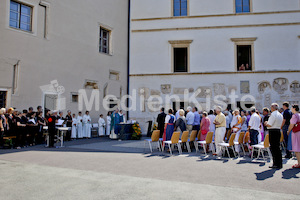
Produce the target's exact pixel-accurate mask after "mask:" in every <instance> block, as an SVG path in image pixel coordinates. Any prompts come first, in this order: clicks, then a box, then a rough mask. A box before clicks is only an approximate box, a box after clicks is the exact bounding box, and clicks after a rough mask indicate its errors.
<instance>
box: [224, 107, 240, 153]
mask: <svg viewBox="0 0 300 200" xmlns="http://www.w3.org/2000/svg"><path fill="white" fill-rule="evenodd" d="M230 127H231V132H232V133H236V135H235V138H234V141H235V142H238V141H239V137H240V133H241V129H242V128H241V127H242V118H241V116H240V111H239V110H235V111H234V112H233V117H232V121H231V123H230ZM227 139H228V138H227ZM239 147H240V146H239V145H235V151H236V152H238V153H239Z"/></svg>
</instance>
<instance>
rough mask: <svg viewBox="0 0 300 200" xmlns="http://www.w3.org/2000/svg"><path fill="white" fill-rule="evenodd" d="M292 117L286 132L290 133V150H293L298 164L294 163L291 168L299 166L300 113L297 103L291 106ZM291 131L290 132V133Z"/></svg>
mask: <svg viewBox="0 0 300 200" xmlns="http://www.w3.org/2000/svg"><path fill="white" fill-rule="evenodd" d="M292 113H293V116H292V119H291V120H290V126H289V129H288V133H290V134H292V150H291V151H292V152H295V154H296V157H297V160H298V164H296V165H294V166H293V168H300V114H299V105H293V106H292ZM291 131H292V133H291Z"/></svg>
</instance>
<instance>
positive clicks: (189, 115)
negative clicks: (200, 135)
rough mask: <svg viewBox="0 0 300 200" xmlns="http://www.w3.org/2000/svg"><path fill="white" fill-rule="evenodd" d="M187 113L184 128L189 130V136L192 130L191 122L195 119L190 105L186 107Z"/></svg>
mask: <svg viewBox="0 0 300 200" xmlns="http://www.w3.org/2000/svg"><path fill="white" fill-rule="evenodd" d="M187 112H188V113H187V115H186V118H185V119H186V124H187V126H186V129H187V131H189V136H191V133H192V130H193V123H194V120H195V114H194V113H193V112H192V107H190V106H189V107H187Z"/></svg>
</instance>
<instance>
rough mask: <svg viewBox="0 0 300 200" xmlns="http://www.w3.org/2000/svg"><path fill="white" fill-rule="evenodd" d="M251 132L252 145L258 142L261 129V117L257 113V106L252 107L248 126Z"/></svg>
mask: <svg viewBox="0 0 300 200" xmlns="http://www.w3.org/2000/svg"><path fill="white" fill-rule="evenodd" d="M248 129H249V132H250V141H251V142H250V145H255V144H258V134H259V131H260V117H259V116H258V114H256V108H255V107H252V108H251V118H250V120H249V126H248Z"/></svg>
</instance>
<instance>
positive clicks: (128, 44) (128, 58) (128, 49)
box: [127, 0, 131, 120]
mask: <svg viewBox="0 0 300 200" xmlns="http://www.w3.org/2000/svg"><path fill="white" fill-rule="evenodd" d="M130 8H131V0H128V35H127V94H128V95H129V81H130V78H129V74H130V21H131V19H130V16H131V15H130V12H131V9H130ZM127 108H129V99H127ZM128 119H129V111H127V120H128Z"/></svg>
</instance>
